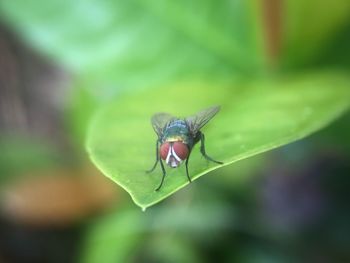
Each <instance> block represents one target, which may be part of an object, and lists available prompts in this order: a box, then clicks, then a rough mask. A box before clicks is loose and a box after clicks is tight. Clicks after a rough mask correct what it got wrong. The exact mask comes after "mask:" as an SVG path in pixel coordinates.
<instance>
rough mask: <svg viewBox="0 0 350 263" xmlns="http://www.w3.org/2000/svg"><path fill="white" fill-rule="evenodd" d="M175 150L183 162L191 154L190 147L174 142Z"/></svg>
mask: <svg viewBox="0 0 350 263" xmlns="http://www.w3.org/2000/svg"><path fill="white" fill-rule="evenodd" d="M173 150H174V152H175V154H176V155H177V156H178V157H179V158H180V159H181V160H182V161H183V160H186V159H187V157H188V154H189V152H188V147H187V145H186V144H184V143H183V142H174V143H173Z"/></svg>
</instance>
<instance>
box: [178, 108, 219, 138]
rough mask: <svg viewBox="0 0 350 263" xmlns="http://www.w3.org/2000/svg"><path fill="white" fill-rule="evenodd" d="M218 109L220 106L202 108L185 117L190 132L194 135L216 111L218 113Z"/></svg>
mask: <svg viewBox="0 0 350 263" xmlns="http://www.w3.org/2000/svg"><path fill="white" fill-rule="evenodd" d="M219 110H220V106H214V107H210V108H208V109H205V110H202V111H200V112H198V113H197V114H195V115H193V116H190V117H188V118H186V119H185V121H186V122H187V124H188V126H189V128H190V131H191V133H192V134H193V135H195V134H196V133H197V132H198V131H199V130H200V129H201V128H202V127H203V126H204V125H206V124H207V123H208V122H209V121H210V120H211V119H212V118H213V117H214V116H215V114H216V113H218V111H219Z"/></svg>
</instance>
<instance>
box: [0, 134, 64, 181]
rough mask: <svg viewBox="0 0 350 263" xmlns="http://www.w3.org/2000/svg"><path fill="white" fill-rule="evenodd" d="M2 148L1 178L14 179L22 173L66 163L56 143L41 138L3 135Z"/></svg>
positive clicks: (1, 139)
mask: <svg viewBox="0 0 350 263" xmlns="http://www.w3.org/2000/svg"><path fill="white" fill-rule="evenodd" d="M0 148H1V153H0V175H1V176H0V178H1V180H12V179H14V178H15V177H17V176H18V175H21V174H26V173H27V174H29V173H28V172H31V171H40V170H43V169H46V168H49V167H59V166H60V165H62V164H64V163H65V160H64V158H63V157H62V156H61V155H60V153H59V151H58V150H57V149H56V148H55V146H54V145H51V144H50V143H49V142H46V143H45V142H44V141H43V140H39V139H36V140H35V139H33V138H26V137H24V136H21V137H19V136H2V137H1V138H0Z"/></svg>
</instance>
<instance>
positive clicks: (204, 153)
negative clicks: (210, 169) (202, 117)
mask: <svg viewBox="0 0 350 263" xmlns="http://www.w3.org/2000/svg"><path fill="white" fill-rule="evenodd" d="M199 133H200V135H199V136H200V141H201V149H200V151H201V154H202V155H203V156H204V158H205V159H207V160H208V161H211V162H214V163H217V164H223V162H219V161H215V160H214V159H213V158H211V157H210V156H208V155H207V153H206V152H205V144H204V140H205V138H204V134H203V133H202V132H199Z"/></svg>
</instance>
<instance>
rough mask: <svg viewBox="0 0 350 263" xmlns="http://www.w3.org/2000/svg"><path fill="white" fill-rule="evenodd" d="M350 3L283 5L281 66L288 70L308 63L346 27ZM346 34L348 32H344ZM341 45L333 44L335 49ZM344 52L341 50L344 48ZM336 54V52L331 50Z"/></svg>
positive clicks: (300, 0) (342, 0)
mask: <svg viewBox="0 0 350 263" xmlns="http://www.w3.org/2000/svg"><path fill="white" fill-rule="evenodd" d="M349 17H350V1H348V0H338V1H317V0H311V1H303V0H289V1H285V2H284V10H283V21H282V26H283V33H282V34H283V37H282V39H283V46H284V50H283V52H284V58H283V60H284V61H283V63H284V64H285V65H286V66H288V67H297V66H300V65H304V64H310V61H313V60H315V59H316V58H317V57H319V56H320V55H323V50H324V49H325V47H327V45H329V44H330V42H331V41H332V40H334V39H335V40H337V39H336V38H334V37H335V36H336V35H337V34H338V33H340V32H342V31H343V29H345V28H346V26H348V25H349V22H350V20H349ZM345 34H349V30H348V31H347V32H345ZM339 45H341V43H334V45H333V46H335V47H338V46H339ZM344 50H345V49H344ZM332 52H337V50H332Z"/></svg>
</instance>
